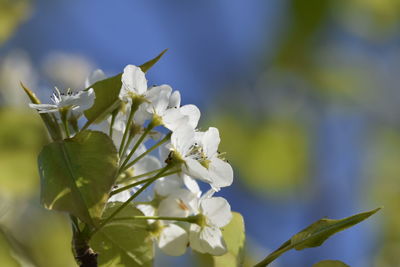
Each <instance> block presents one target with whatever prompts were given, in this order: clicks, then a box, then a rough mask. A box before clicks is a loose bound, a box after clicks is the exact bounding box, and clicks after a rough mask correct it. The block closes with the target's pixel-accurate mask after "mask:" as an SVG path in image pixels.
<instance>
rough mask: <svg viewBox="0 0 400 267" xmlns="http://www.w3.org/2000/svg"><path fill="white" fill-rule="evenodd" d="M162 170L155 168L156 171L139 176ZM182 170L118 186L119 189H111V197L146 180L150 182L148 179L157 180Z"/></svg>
mask: <svg viewBox="0 0 400 267" xmlns="http://www.w3.org/2000/svg"><path fill="white" fill-rule="evenodd" d="M160 170H162V169H158V170H155V171H151V172H148V173H144V174H142V175H138V176H137V177H139V176H142V177H143V176H147V175H149V173H154V172H157V171H160ZM180 171H181V170H176V171H170V172H166V173H164V174H163V175H162V176H157V177H156V176H153V177H150V178H147V179H144V180H141V181H137V182H135V183H133V184H129V185H126V186H124V187H121V188H118V189H116V190H114V191H111V193H110V197H111V196H113V195H115V194H118V193H121V192H122V191H125V190H128V189H130V188H132V187H135V186H138V185H141V184H144V183H146V182H148V181H151V180H155V178H156V179H158V178H162V177H166V176H169V175H171V174H175V173H178V172H180Z"/></svg>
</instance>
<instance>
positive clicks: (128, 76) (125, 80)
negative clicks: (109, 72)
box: [121, 65, 147, 95]
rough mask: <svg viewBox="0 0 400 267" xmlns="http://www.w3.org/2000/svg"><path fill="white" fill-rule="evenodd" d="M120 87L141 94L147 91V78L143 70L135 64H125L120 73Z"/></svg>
mask: <svg viewBox="0 0 400 267" xmlns="http://www.w3.org/2000/svg"><path fill="white" fill-rule="evenodd" d="M121 80H122V87H123V88H124V89H125V90H128V91H130V92H133V93H136V94H138V95H143V94H144V93H145V92H146V91H147V80H146V77H145V74H144V72H143V71H142V70H141V69H140V68H139V67H137V66H134V65H127V66H126V67H125V68H124V73H123V74H122V79H121Z"/></svg>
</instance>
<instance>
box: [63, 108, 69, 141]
mask: <svg viewBox="0 0 400 267" xmlns="http://www.w3.org/2000/svg"><path fill="white" fill-rule="evenodd" d="M68 112H69V110H68V109H67V110H60V116H61V121H62V123H63V126H64V130H65V135H66V136H67V138H69V137H70V136H71V133H70V131H69V126H68Z"/></svg>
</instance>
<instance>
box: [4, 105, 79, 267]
mask: <svg viewBox="0 0 400 267" xmlns="http://www.w3.org/2000/svg"><path fill="white" fill-rule="evenodd" d="M0 125H1V127H0V170H1V172H0V262H1V266H4V267H8V266H21V265H22V266H40V267H41V266H43V267H47V266H48V267H52V266H65V267H70V266H73V265H74V259H73V257H72V254H71V250H70V244H71V230H70V225H69V224H68V221H67V220H66V218H65V217H64V215H62V214H59V213H51V212H48V211H45V210H44V209H43V208H42V207H41V206H40V204H39V199H38V193H39V177H38V170H37V154H38V152H39V150H40V148H41V147H42V146H43V144H44V143H45V142H46V139H47V137H46V136H45V131H44V129H43V126H42V123H41V121H40V119H39V117H38V116H37V115H36V114H34V113H33V112H31V111H30V110H18V109H12V108H1V109H0Z"/></svg>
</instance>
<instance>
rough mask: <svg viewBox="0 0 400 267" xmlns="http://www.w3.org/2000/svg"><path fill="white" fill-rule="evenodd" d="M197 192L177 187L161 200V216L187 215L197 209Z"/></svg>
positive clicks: (159, 211) (159, 212)
mask: <svg viewBox="0 0 400 267" xmlns="http://www.w3.org/2000/svg"><path fill="white" fill-rule="evenodd" d="M197 201H198V199H197V196H196V194H194V193H192V192H190V191H189V190H186V189H176V190H175V191H174V192H173V193H171V194H170V195H168V196H167V197H166V198H165V199H163V200H162V201H161V202H160V205H159V206H158V215H159V216H170V217H187V216H189V215H190V214H193V213H194V212H195V211H196V206H197Z"/></svg>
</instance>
